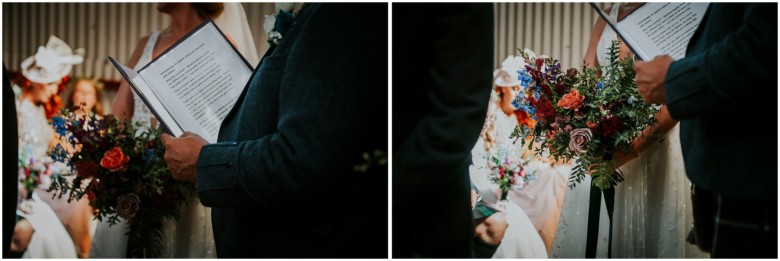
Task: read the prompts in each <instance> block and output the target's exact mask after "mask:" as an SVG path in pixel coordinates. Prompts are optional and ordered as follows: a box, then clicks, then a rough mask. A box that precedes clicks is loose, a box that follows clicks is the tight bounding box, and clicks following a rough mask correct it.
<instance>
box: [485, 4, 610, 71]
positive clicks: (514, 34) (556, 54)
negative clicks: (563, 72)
mask: <svg viewBox="0 0 780 261" xmlns="http://www.w3.org/2000/svg"><path fill="white" fill-rule="evenodd" d="M599 5H600V6H602V8H604V7H606V6H609V5H610V4H607V3H600V4H599ZM494 10H495V29H496V34H495V38H496V39H495V42H496V48H495V51H494V53H495V65H496V68H498V66H499V65H500V64H501V62H502V61H503V60H504V59H506V57H507V56H508V55H519V54H518V53H517V48H529V49H531V50H533V51H534V52H536V54H537V55H543V54H546V55H549V56H550V57H553V58H556V59H559V60H560V61H561V66H562V67H563V68H570V67H580V66H581V65H582V58H583V57H584V56H585V50H586V49H587V48H588V41H589V40H590V31H591V29H592V28H593V24H594V23H595V22H596V19H597V18H598V14H597V13H596V12H594V11H593V10H592V8H591V7H590V5H589V4H588V3H496V4H495V8H494Z"/></svg>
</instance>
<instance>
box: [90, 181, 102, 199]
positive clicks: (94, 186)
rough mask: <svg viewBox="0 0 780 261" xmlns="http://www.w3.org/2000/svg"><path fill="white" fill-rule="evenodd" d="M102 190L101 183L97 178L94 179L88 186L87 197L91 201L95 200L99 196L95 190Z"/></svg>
mask: <svg viewBox="0 0 780 261" xmlns="http://www.w3.org/2000/svg"><path fill="white" fill-rule="evenodd" d="M98 190H100V183H98V182H97V179H92V182H89V185H88V186H87V199H89V201H93V200H95V199H96V198H97V196H96V195H95V191H98Z"/></svg>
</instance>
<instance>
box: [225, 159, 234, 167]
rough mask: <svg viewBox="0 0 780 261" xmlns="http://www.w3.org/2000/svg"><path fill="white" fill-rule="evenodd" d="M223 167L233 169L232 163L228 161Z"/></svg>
mask: <svg viewBox="0 0 780 261" xmlns="http://www.w3.org/2000/svg"><path fill="white" fill-rule="evenodd" d="M225 167H227V168H230V167H233V161H230V160H228V162H227V163H225Z"/></svg>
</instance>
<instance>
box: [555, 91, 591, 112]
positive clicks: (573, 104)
mask: <svg viewBox="0 0 780 261" xmlns="http://www.w3.org/2000/svg"><path fill="white" fill-rule="evenodd" d="M584 100H585V96H582V95H580V92H579V91H577V89H572V90H571V91H570V92H569V93H567V94H564V95H563V97H561V100H559V101H558V107H561V108H564V109H571V110H574V111H577V110H578V108H579V107H580V106H582V103H583V101H584Z"/></svg>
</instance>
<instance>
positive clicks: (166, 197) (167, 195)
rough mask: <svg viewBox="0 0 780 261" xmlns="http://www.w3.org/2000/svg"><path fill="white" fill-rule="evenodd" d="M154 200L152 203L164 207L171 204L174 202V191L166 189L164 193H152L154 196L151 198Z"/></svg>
mask: <svg viewBox="0 0 780 261" xmlns="http://www.w3.org/2000/svg"><path fill="white" fill-rule="evenodd" d="M149 200H150V201H151V202H152V205H154V206H157V207H164V206H168V205H170V204H173V200H174V197H173V192H172V191H171V190H168V189H166V190H165V191H163V193H162V194H157V193H152V196H151V197H150V199H149Z"/></svg>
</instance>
